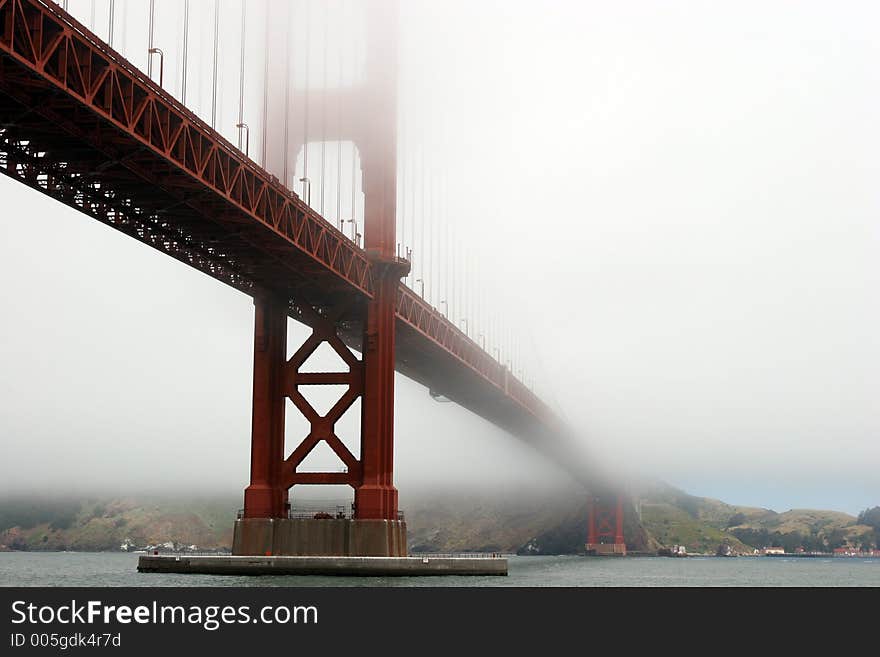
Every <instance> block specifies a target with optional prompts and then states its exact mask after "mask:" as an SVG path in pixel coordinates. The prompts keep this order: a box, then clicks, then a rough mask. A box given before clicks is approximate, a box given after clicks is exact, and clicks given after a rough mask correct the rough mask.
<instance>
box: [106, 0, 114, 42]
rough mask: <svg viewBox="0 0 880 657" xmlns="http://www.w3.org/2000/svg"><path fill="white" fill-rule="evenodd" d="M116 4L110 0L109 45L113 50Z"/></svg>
mask: <svg viewBox="0 0 880 657" xmlns="http://www.w3.org/2000/svg"><path fill="white" fill-rule="evenodd" d="M114 4H115V1H114V0H110V18H109V19H108V21H107V43H108V44H109V46H110V47H111V48H112V47H113V8H114V7H113V5H114Z"/></svg>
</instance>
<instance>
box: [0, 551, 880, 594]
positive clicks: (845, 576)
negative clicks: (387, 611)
mask: <svg viewBox="0 0 880 657" xmlns="http://www.w3.org/2000/svg"><path fill="white" fill-rule="evenodd" d="M137 556H138V555H135V554H126V553H124V552H105V553H89V552H3V553H0V586H527V587H536V586H810V587H813V586H876V587H880V559H857V558H852V559H850V558H836V559H831V558H829V559H799V558H791V559H786V558H784V557H774V558H768V557H738V558H733V559H725V558H715V557H691V558H687V559H672V558H666V557H628V558H625V559H614V558H606V559H602V558H599V559H596V558H587V557H575V556H561V557H510V559H509V575H508V576H507V577H318V576H298V577H294V576H284V577H273V576H263V577H225V576H222V577H221V576H215V575H177V574H159V573H139V572H137Z"/></svg>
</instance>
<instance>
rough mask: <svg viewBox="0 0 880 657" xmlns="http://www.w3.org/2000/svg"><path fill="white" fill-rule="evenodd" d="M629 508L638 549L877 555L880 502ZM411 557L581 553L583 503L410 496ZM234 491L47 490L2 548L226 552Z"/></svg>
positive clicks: (16, 506) (673, 493) (2, 538)
mask: <svg viewBox="0 0 880 657" xmlns="http://www.w3.org/2000/svg"><path fill="white" fill-rule="evenodd" d="M633 498H634V503H633V504H631V505H627V506H626V508H625V515H624V534H625V537H626V543H627V550H628V552H629V553H630V554H632V555H634V556H636V555H638V556H648V555H652V556H653V555H659V556H671V557H682V556H724V557H734V556H784V557H799V558H809V557H825V558H827V557H832V556H833V557H858V558H876V557H880V507H874V508H872V509H867V510H865V511H863V512H862V513H861V514H859V516H851V515H849V514H846V513H842V512H838V511H823V510H814V509H793V510H790V511H786V512H784V513H777V512H775V511H771V510H768V509H761V508H754V507H740V506H735V505H730V504H726V503H724V502H721V501H718V500H713V499H710V498H702V497H696V496H692V495H688V494H687V493H685V492H683V491H680V490H678V489H675V488H673V487H671V486H668V485H665V484H659V483H658V484H652V485H650V486H643V487H642V488H641V489H640V490H638V491H636V494H635V495H634V496H633ZM405 504H406V513H407V516H406V517H407V525H408V536H409V541H408V542H409V550H410V552H412V553H420V552H430V553H463V552H500V553H507V554H519V555H551V554H581V553H583V547H584V542H585V540H586V518H587V512H586V509H587V505H586V499H585V496H584V495H583V494H582V493H580V492H579V491H576V490H571V489H568V490H560V491H557V492H555V493H547V492H545V493H543V494H533V495H523V496H521V497H519V498H513V497H510V496H506V495H503V494H500V493H498V492H494V493H492V492H484V493H482V494H470V495H467V496H465V495H464V494H459V495H455V494H451V493H449V492H433V493H431V494H427V493H423V494H421V495H411V496H410V497H408V498H407V499H406V500H405ZM238 505H239V500H238V498H233V497H229V498H226V499H222V498H219V497H217V498H208V497H203V498H200V499H197V498H193V497H190V498H181V497H170V496H165V497H163V496H161V495H152V496H143V497H134V496H130V497H110V496H103V497H99V496H91V497H67V498H61V497H43V498H37V497H34V496H23V495H22V496H20V497H17V498H10V497H8V496H7V497H6V498H5V499H2V500H0V551H45V552H50V551H52V552H58V551H81V552H105V551H128V552H154V551H158V552H178V553H183V552H189V553H201V554H205V553H213V554H228V553H229V551H230V548H231V544H232V527H233V521H234V519H235V512H236V510H237V507H238Z"/></svg>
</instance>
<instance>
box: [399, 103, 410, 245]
mask: <svg viewBox="0 0 880 657" xmlns="http://www.w3.org/2000/svg"><path fill="white" fill-rule="evenodd" d="M406 119H407V117H406V111H405V110H404V111H401V113H400V139H399V140H398V144H397V147H398V154H399V155H398V160H397V161H398V163H399V164H398V166H399V169H400V184H399V185H398V189H397V191H398V193H399V196H400V208H399V212H398V215H399V216H400V245H401V248H402V249H403V253H402V255H403V257H406V145H407V141H406V140H407V137H408V135H407V132H406V127H407V120H406Z"/></svg>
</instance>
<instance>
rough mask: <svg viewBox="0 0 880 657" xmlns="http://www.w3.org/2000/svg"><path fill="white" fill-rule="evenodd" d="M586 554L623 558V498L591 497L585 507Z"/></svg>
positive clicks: (604, 495) (612, 496) (624, 546)
mask: <svg viewBox="0 0 880 657" xmlns="http://www.w3.org/2000/svg"><path fill="white" fill-rule="evenodd" d="M587 522H588V528H587V544H586V546H585V547H586V550H587V554H591V555H595V556H625V555H626V543H625V542H624V538H623V497H622V496H621V495H610V494H607V493H605V494H601V495H592V496H591V497H590V500H589V503H588V506H587Z"/></svg>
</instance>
